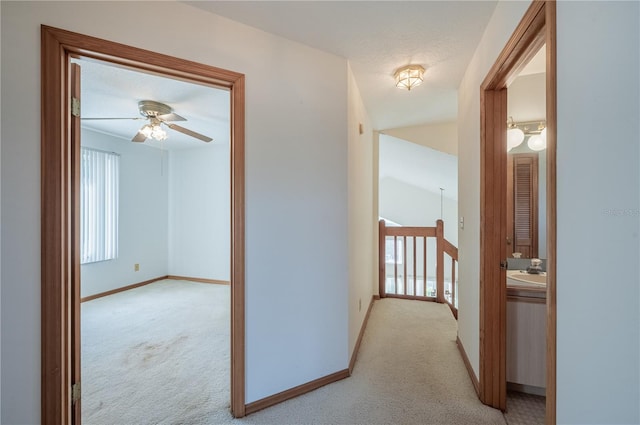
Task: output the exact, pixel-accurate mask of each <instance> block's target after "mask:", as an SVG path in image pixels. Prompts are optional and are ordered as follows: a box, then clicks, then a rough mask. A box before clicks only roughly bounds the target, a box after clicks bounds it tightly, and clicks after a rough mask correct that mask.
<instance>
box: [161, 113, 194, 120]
mask: <svg viewBox="0 0 640 425" xmlns="http://www.w3.org/2000/svg"><path fill="white" fill-rule="evenodd" d="M158 118H159V119H160V120H162V121H186V120H187V119H186V118H184V117H181V116H180V115H178V114H174V113H173V112H171V113H170V114H163V115H158Z"/></svg>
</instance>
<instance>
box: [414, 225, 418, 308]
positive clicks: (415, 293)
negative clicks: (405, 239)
mask: <svg viewBox="0 0 640 425" xmlns="http://www.w3.org/2000/svg"><path fill="white" fill-rule="evenodd" d="M416 262H417V261H416V237H415V236H414V237H413V295H418V293H417V292H416Z"/></svg>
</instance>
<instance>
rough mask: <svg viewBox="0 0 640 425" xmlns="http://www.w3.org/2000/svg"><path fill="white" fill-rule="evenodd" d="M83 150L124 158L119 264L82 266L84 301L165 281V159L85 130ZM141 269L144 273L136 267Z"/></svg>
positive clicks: (149, 150) (139, 146)
mask: <svg viewBox="0 0 640 425" xmlns="http://www.w3.org/2000/svg"><path fill="white" fill-rule="evenodd" d="M82 145H83V146H87V147H92V148H96V149H102V150H106V151H109V152H115V153H118V154H119V155H120V198H119V205H118V206H119V216H118V258H116V259H115V260H109V261H100V262H97V263H89V264H84V265H82V266H81V270H80V273H81V295H82V296H83V297H86V296H88V295H93V294H98V293H101V292H106V291H109V290H111V289H116V288H120V287H123V286H126V285H131V284H134V283H138V282H143V281H145V280H149V279H154V278H156V277H160V276H166V275H167V273H168V267H167V261H168V258H167V222H168V221H167V220H168V219H167V203H168V174H169V173H168V171H167V159H166V154H165V156H164V157H163V156H162V154H161V151H159V150H158V149H154V148H150V147H148V146H144V145H142V144H136V143H131V142H129V141H127V140H122V139H118V138H115V137H112V136H108V135H105V134H102V133H97V132H94V131H90V130H82ZM135 263H138V264H140V271H138V272H136V271H135V270H134V264H135Z"/></svg>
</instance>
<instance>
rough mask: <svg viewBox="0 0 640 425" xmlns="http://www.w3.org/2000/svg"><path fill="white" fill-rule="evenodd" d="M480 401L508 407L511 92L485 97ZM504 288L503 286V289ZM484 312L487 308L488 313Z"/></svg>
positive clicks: (494, 92)
mask: <svg viewBox="0 0 640 425" xmlns="http://www.w3.org/2000/svg"><path fill="white" fill-rule="evenodd" d="M480 102H481V114H482V117H481V122H480V125H481V132H480V136H481V151H480V164H481V165H480V166H481V171H480V176H481V177H480V199H481V206H480V260H481V261H480V305H481V309H480V376H479V383H480V386H479V388H480V400H481V401H482V402H483V403H485V404H488V405H489V406H492V407H495V408H498V409H501V410H504V409H505V407H506V394H507V392H506V314H507V312H506V307H507V306H506V285H505V284H504V282H505V281H506V272H505V271H504V270H502V269H501V268H500V262H501V260H502V256H503V253H504V252H505V250H506V226H505V224H506V185H507V176H506V173H507V167H506V162H507V152H506V135H507V124H506V114H507V112H506V103H507V91H506V89H500V90H485V91H483V92H481V100H480ZM501 282H502V284H501ZM482 307H484V308H482Z"/></svg>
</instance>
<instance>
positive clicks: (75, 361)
mask: <svg viewBox="0 0 640 425" xmlns="http://www.w3.org/2000/svg"><path fill="white" fill-rule="evenodd" d="M69 72H70V83H71V85H70V94H71V98H72V99H74V98H75V99H78V101H81V91H80V88H81V84H80V82H81V72H80V65H78V64H75V63H74V64H71V66H70V67H69ZM69 119H70V120H71V128H70V131H71V140H79V138H80V132H81V126H80V116H79V115H78V116H74V115H73V114H70V116H69ZM69 152H70V161H71V167H69V168H70V174H71V179H70V180H71V181H70V190H71V192H70V193H71V205H70V208H71V211H72V214H75V216H76V217H80V196H79V194H80V155H81V154H80V146H76V145H75V143H71V145H70V151H69ZM70 227H71V238H70V242H71V258H76V257H79V256H80V220H75V221H74V222H72V223H70ZM81 293H82V287H81V286H80V262H79V261H74V262H73V263H72V264H71V322H72V323H74V322H76V321H79V320H80V317H81V310H80V302H81V300H80V296H81ZM81 354H82V345H81V341H80V326H74V328H73V329H72V334H71V385H75V384H77V385H80V384H81V381H82V376H81V375H82V369H81V367H80V356H81ZM81 409H82V399H81V398H80V399H78V400H71V422H72V423H75V424H77V425H79V424H80V423H81V422H82V414H81V412H82V410H81Z"/></svg>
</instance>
